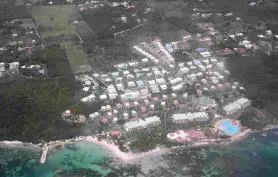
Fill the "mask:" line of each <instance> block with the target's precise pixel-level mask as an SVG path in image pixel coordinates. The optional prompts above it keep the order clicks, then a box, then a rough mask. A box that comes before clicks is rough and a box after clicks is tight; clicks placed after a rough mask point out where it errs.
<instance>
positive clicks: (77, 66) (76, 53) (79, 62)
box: [65, 44, 92, 74]
mask: <svg viewBox="0 0 278 177" xmlns="http://www.w3.org/2000/svg"><path fill="white" fill-rule="evenodd" d="M65 49H66V53H67V57H68V60H69V62H70V64H71V69H72V71H73V73H74V74H78V73H84V72H89V71H91V69H92V68H91V66H90V65H89V64H88V61H87V56H86V54H85V52H84V50H83V47H82V46H81V45H76V44H65Z"/></svg>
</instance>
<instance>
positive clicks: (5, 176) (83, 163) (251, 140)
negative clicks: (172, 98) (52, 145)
mask: <svg viewBox="0 0 278 177" xmlns="http://www.w3.org/2000/svg"><path fill="white" fill-rule="evenodd" d="M189 151H190V153H188V152H189ZM174 154H177V155H171V157H170V158H171V160H169V157H168V158H167V157H166V156H165V157H163V158H166V159H168V160H165V163H168V167H169V168H168V167H167V169H163V170H162V171H161V173H160V176H167V175H166V173H165V170H166V171H168V172H171V171H172V172H175V173H173V174H177V173H179V174H181V175H182V174H183V173H184V171H181V169H187V170H185V171H187V172H186V174H188V173H189V172H190V174H191V175H192V176H196V177H197V176H198V177H199V176H203V177H218V176H219V177H277V174H278V168H277V167H278V129H276V130H269V131H266V132H264V134H261V133H259V134H253V135H251V136H250V137H248V138H246V139H245V140H243V141H241V142H237V143H233V144H231V145H228V146H224V147H208V148H195V149H184V150H179V153H174ZM38 160H39V152H32V151H26V150H16V149H12V150H11V149H0V177H73V176H74V177H100V176H107V174H109V172H113V174H114V176H115V177H117V176H119V177H124V175H123V174H124V173H123V171H125V170H126V168H125V169H124V168H123V169H117V170H115V168H112V166H114V164H113V165H112V164H111V163H110V162H111V161H110V157H109V155H108V153H106V152H105V151H104V150H103V149H101V148H100V147H98V146H96V145H93V144H89V143H77V144H75V145H71V146H67V147H66V148H64V149H61V150H57V151H55V152H53V153H51V154H50V156H49V157H48V160H47V163H46V164H44V165H41V164H39V163H38ZM161 161H163V160H159V162H161ZM154 162H155V161H154ZM156 163H157V162H156ZM192 164H194V165H192ZM163 168H165V167H163ZM161 169H162V168H160V169H159V168H158V169H153V170H152V174H154V173H156V171H159V170H161ZM188 169H190V170H188ZM134 170H135V171H136V169H134ZM139 171H140V170H139ZM188 171H189V172H188ZM110 174H111V173H110ZM134 174H135V173H134ZM137 174H138V173H137ZM184 174H185V173H184ZM110 176H111V175H110ZM129 176H136V175H129ZM145 176H154V175H148V174H145ZM168 176H169V175H168Z"/></svg>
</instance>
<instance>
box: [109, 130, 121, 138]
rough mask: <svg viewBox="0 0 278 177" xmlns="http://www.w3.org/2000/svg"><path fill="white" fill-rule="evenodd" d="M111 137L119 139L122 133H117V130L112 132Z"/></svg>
mask: <svg viewBox="0 0 278 177" xmlns="http://www.w3.org/2000/svg"><path fill="white" fill-rule="evenodd" d="M110 135H111V136H113V137H118V136H120V135H121V132H119V131H117V130H114V131H111V132H110Z"/></svg>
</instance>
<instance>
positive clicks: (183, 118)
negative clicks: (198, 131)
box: [172, 112, 209, 123]
mask: <svg viewBox="0 0 278 177" xmlns="http://www.w3.org/2000/svg"><path fill="white" fill-rule="evenodd" d="M172 118H173V122H174V123H189V122H193V121H195V122H204V121H208V120H209V117H208V114H207V113H206V112H194V113H191V112H189V113H186V114H184V113H182V114H173V116H172Z"/></svg>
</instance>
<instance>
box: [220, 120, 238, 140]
mask: <svg viewBox="0 0 278 177" xmlns="http://www.w3.org/2000/svg"><path fill="white" fill-rule="evenodd" d="M217 124H218V129H220V130H221V131H223V132H224V133H225V134H226V135H229V136H233V135H235V134H237V133H239V131H240V127H239V125H237V124H234V123H233V120H230V119H223V120H220V121H219V122H218V123H217Z"/></svg>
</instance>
